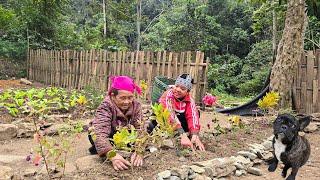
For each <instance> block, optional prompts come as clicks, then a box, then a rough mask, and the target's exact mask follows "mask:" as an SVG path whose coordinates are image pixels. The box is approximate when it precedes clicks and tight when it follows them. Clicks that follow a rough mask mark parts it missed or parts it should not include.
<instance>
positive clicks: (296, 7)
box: [270, 0, 307, 108]
mask: <svg viewBox="0 0 320 180" xmlns="http://www.w3.org/2000/svg"><path fill="white" fill-rule="evenodd" d="M306 22H307V16H306V13H305V1H304V0H288V7H287V12H286V19H285V27H284V30H283V33H282V38H281V40H280V42H279V45H278V50H277V56H276V61H275V63H274V65H273V67H272V72H271V77H270V88H271V90H273V91H276V92H279V94H280V104H279V105H280V108H292V93H291V92H292V87H293V78H294V75H295V73H296V68H297V64H298V62H299V61H300V59H301V57H302V54H303V40H304V34H305V28H306V25H307V23H306Z"/></svg>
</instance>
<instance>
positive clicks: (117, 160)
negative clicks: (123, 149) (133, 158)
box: [111, 153, 131, 171]
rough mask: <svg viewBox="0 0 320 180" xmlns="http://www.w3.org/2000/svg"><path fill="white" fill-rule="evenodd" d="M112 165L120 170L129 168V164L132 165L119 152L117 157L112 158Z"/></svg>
mask: <svg viewBox="0 0 320 180" xmlns="http://www.w3.org/2000/svg"><path fill="white" fill-rule="evenodd" d="M111 162H112V166H113V168H114V169H115V170H116V171H118V170H121V171H122V170H125V169H128V166H131V164H130V162H129V161H127V160H125V159H124V158H123V157H122V156H121V155H119V154H118V153H117V154H116V156H115V157H113V158H111Z"/></svg>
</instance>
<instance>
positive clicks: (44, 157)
mask: <svg viewBox="0 0 320 180" xmlns="http://www.w3.org/2000/svg"><path fill="white" fill-rule="evenodd" d="M32 120H33V125H34V127H35V131H36V133H37V135H40V132H39V130H38V127H37V122H36V120H35V118H34V117H33V118H32ZM39 147H40V153H41V156H42V158H43V160H44V164H45V165H46V170H47V174H48V176H49V179H51V176H50V172H49V167H48V162H47V159H46V156H45V154H44V152H43V146H42V144H41V142H40V140H39Z"/></svg>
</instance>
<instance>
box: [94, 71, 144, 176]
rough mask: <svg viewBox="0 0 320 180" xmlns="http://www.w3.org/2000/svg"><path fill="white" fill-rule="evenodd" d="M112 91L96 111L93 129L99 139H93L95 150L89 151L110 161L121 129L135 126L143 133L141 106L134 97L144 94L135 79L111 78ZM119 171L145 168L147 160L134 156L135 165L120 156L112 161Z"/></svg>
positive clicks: (124, 77) (137, 155)
mask: <svg viewBox="0 0 320 180" xmlns="http://www.w3.org/2000/svg"><path fill="white" fill-rule="evenodd" d="M110 80H111V81H112V84H111V87H110V89H109V91H108V95H107V96H106V97H105V99H104V100H103V102H102V103H101V105H100V106H99V107H98V109H97V111H96V116H95V119H94V120H93V121H92V122H91V127H93V131H94V133H95V136H96V139H95V140H93V138H92V137H91V135H89V140H90V142H91V144H92V147H91V148H89V151H90V153H91V154H98V155H99V156H101V157H106V155H107V154H108V152H110V151H111V150H112V148H113V147H112V145H111V144H110V141H109V138H112V137H113V135H114V134H115V133H116V129H117V128H118V127H130V126H131V125H133V126H134V127H135V128H136V129H140V123H139V121H140V119H141V118H142V109H141V104H140V103H139V102H138V101H136V100H135V99H134V93H135V92H137V93H138V94H141V88H140V87H138V86H137V85H136V84H135V83H134V81H133V79H131V78H130V77H127V76H115V77H111V78H110ZM110 160H111V162H112V165H113V168H114V169H115V170H124V169H128V166H132V165H133V166H141V165H142V164H143V157H142V156H140V155H139V154H136V153H133V154H132V156H131V162H129V161H127V160H125V159H124V158H123V157H122V156H121V155H120V154H118V153H117V154H116V156H115V157H113V158H111V159H110Z"/></svg>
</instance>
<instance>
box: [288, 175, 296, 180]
mask: <svg viewBox="0 0 320 180" xmlns="http://www.w3.org/2000/svg"><path fill="white" fill-rule="evenodd" d="M295 179H296V177H295V176H293V175H291V174H290V176H288V177H287V179H286V180H295Z"/></svg>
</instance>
